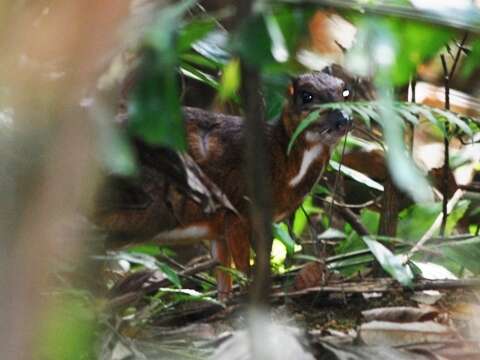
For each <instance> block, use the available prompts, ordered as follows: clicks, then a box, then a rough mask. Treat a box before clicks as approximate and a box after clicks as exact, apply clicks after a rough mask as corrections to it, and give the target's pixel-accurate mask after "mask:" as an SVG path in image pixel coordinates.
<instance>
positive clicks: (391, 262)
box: [363, 236, 413, 286]
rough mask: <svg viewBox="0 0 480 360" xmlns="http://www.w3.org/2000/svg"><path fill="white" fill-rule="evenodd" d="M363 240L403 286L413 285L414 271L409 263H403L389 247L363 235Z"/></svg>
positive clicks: (387, 270) (388, 271)
mask: <svg viewBox="0 0 480 360" xmlns="http://www.w3.org/2000/svg"><path fill="white" fill-rule="evenodd" d="M363 241H364V242H365V243H366V244H367V246H368V248H369V249H370V251H371V252H372V254H373V255H374V256H375V258H376V259H377V261H378V262H379V263H380V265H381V266H382V268H383V269H384V270H385V271H386V272H387V273H389V274H390V275H391V276H392V277H393V278H395V279H396V280H397V281H398V282H399V283H400V284H402V285H403V286H411V285H412V280H413V273H412V271H411V269H410V267H409V266H408V265H403V263H402V260H401V259H400V257H398V256H397V255H395V254H393V253H392V252H391V251H390V250H389V249H388V248H386V247H385V246H384V245H382V244H381V243H379V242H378V241H376V240H373V239H371V238H369V237H367V236H364V237H363Z"/></svg>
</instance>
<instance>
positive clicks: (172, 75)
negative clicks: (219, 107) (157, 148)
mask: <svg viewBox="0 0 480 360" xmlns="http://www.w3.org/2000/svg"><path fill="white" fill-rule="evenodd" d="M194 3H195V1H194V0H185V1H181V2H179V3H176V4H175V5H172V6H169V7H168V8H166V9H164V10H162V12H161V13H160V15H159V17H158V19H157V21H156V23H155V25H154V26H153V27H152V29H151V31H149V32H148V33H147V34H146V36H145V41H144V44H143V49H142V50H143V54H142V55H143V57H142V62H141V64H140V66H139V69H138V72H137V73H138V77H137V82H136V84H135V86H134V89H133V91H132V93H131V95H130V99H129V100H130V101H129V107H128V110H129V120H130V121H129V122H128V131H129V132H130V134H132V135H133V136H136V137H140V138H141V139H143V140H144V141H145V142H147V143H149V144H153V145H164V146H168V147H171V148H173V149H178V150H185V149H186V147H187V145H186V140H185V128H184V124H183V119H182V116H181V112H180V93H179V91H178V84H177V67H178V62H179V60H178V52H177V43H176V33H177V30H178V26H179V24H180V23H181V21H180V20H181V17H182V16H183V14H184V13H185V12H186V11H187V10H188V9H189V8H190V7H191V6H193V4H194Z"/></svg>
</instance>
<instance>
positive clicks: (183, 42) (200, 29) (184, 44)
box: [177, 18, 215, 53]
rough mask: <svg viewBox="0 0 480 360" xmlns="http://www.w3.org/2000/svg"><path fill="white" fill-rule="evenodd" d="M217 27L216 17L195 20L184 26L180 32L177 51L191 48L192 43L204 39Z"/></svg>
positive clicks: (180, 51)
mask: <svg viewBox="0 0 480 360" xmlns="http://www.w3.org/2000/svg"><path fill="white" fill-rule="evenodd" d="M214 28H215V19H213V18H211V19H200V20H194V21H192V22H190V23H188V24H186V25H185V26H184V27H182V28H181V29H180V31H179V34H178V40H177V51H178V52H179V53H182V52H185V51H187V50H189V49H190V47H191V46H192V44H193V43H194V42H196V41H199V40H201V39H203V38H204V37H205V36H206V35H207V34H208V33H209V32H210V31H212V30H213V29H214Z"/></svg>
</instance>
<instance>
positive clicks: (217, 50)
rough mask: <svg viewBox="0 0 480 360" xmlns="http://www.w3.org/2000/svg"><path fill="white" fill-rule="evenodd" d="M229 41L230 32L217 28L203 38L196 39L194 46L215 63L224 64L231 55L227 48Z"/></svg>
mask: <svg viewBox="0 0 480 360" xmlns="http://www.w3.org/2000/svg"><path fill="white" fill-rule="evenodd" d="M228 42H229V38H228V34H227V33H226V32H225V31H221V30H215V31H211V32H210V33H208V35H207V36H206V37H204V38H203V39H202V40H199V41H196V42H195V43H194V44H193V45H192V48H193V49H194V50H195V51H196V52H197V53H198V54H200V55H202V56H203V57H204V58H206V59H208V60H210V61H212V62H213V63H215V64H217V65H224V64H226V63H227V62H228V61H229V60H230V57H231V55H230V53H229V52H228V51H227V50H226V49H227V44H228Z"/></svg>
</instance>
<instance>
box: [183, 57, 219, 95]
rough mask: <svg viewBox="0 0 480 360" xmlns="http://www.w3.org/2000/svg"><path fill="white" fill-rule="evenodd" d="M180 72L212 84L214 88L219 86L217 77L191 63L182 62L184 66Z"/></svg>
mask: <svg viewBox="0 0 480 360" xmlns="http://www.w3.org/2000/svg"><path fill="white" fill-rule="evenodd" d="M180 72H181V73H182V74H183V75H185V76H187V77H189V78H190V79H194V80H197V81H200V82H202V83H204V84H207V85H209V86H211V87H212V88H214V89H218V87H219V84H218V81H217V79H215V78H214V77H213V76H211V75H210V74H207V73H205V72H203V71H201V70H199V69H197V68H195V67H193V66H191V65H189V64H186V63H184V64H182V66H181V67H180Z"/></svg>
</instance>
